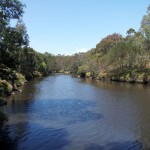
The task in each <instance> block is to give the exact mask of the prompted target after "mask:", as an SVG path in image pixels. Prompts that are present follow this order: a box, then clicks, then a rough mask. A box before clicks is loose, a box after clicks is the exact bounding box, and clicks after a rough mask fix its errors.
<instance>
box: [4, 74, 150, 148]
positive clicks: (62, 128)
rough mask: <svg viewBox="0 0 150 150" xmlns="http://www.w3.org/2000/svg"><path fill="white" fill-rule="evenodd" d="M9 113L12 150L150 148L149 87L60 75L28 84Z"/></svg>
mask: <svg viewBox="0 0 150 150" xmlns="http://www.w3.org/2000/svg"><path fill="white" fill-rule="evenodd" d="M4 111H5V112H6V113H7V114H8V117H9V122H8V123H7V125H6V127H5V128H6V130H7V132H6V133H5V134H6V135H7V136H8V137H6V139H7V140H8V141H5V142H4V144H3V145H4V146H5V147H7V149H11V150H12V149H14V150H142V149H144V150H145V149H150V87H149V86H144V85H138V84H127V83H114V82H102V81H92V80H90V79H78V78H74V77H72V76H70V75H62V74H57V75H54V76H49V77H45V78H42V79H36V80H34V81H31V82H29V83H27V84H25V85H24V86H23V87H22V92H21V93H17V94H15V95H13V96H11V97H9V98H8V105H7V106H5V107H4ZM5 134H4V135H5ZM6 145H7V146H6Z"/></svg>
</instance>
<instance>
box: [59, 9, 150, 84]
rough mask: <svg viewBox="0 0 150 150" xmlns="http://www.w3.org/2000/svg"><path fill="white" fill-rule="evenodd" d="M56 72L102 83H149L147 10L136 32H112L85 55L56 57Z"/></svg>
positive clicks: (148, 26)
mask: <svg viewBox="0 0 150 150" xmlns="http://www.w3.org/2000/svg"><path fill="white" fill-rule="evenodd" d="M59 61H60V62H62V63H60V65H59V67H60V69H61V70H64V71H70V72H72V73H75V74H78V75H79V76H80V77H91V78H96V79H103V80H114V81H127V82H139V83H150V7H148V10H147V14H146V15H145V16H144V17H143V18H142V21H141V27H140V29H139V31H135V30H134V29H133V28H130V29H129V30H128V31H127V35H126V37H123V36H122V35H121V34H118V33H113V34H111V35H108V36H107V37H105V38H103V39H102V40H101V41H100V42H99V43H98V44H97V45H96V47H95V48H93V49H91V50H89V51H88V52H86V53H79V54H75V55H73V56H66V57H64V56H61V57H60V60H59Z"/></svg>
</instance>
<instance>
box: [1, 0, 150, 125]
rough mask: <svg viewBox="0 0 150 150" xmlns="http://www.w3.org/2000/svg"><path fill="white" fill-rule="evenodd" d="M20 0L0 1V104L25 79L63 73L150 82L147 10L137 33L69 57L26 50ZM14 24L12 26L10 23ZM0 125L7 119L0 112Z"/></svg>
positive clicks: (149, 15)
mask: <svg viewBox="0 0 150 150" xmlns="http://www.w3.org/2000/svg"><path fill="white" fill-rule="evenodd" d="M24 7H25V6H24V5H23V4H22V3H21V2H20V1H19V0H9V1H8V0H1V1H0V105H3V104H6V102H5V101H4V99H3V97H5V96H7V95H9V94H10V93H11V92H13V91H15V90H18V89H17V86H20V85H22V84H23V83H24V82H26V80H30V79H32V78H34V77H40V76H43V75H44V76H45V75H48V74H49V73H51V72H66V73H73V74H77V75H78V76H80V77H90V78H96V79H100V80H101V79H103V80H108V79H109V80H115V81H128V82H140V83H150V7H148V9H147V14H146V15H145V16H144V17H143V18H142V21H141V27H140V29H139V31H135V30H134V29H133V28H130V29H129V30H128V31H127V35H126V37H124V36H122V35H121V34H118V33H113V34H111V35H108V36H107V37H105V38H103V39H102V40H101V41H100V42H99V43H98V44H97V45H96V47H95V48H93V49H91V50H89V51H88V52H86V53H78V54H74V55H72V56H64V55H57V56H54V55H52V54H50V53H47V52H46V53H44V54H41V53H38V52H37V51H35V50H34V49H33V48H31V47H29V37H28V34H27V30H26V27H25V24H24V22H23V21H22V16H23V13H24V12H23V9H24ZM12 20H13V21H14V22H16V25H15V26H11V23H10V22H11V21H12ZM0 114H1V115H0V125H1V122H2V120H7V117H6V116H5V115H4V114H2V113H1V112H0Z"/></svg>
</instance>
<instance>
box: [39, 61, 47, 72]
mask: <svg viewBox="0 0 150 150" xmlns="http://www.w3.org/2000/svg"><path fill="white" fill-rule="evenodd" d="M39 71H40V72H41V73H43V75H47V74H48V67H47V64H46V63H45V62H41V63H40V66H39Z"/></svg>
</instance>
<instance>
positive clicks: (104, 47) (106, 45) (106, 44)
mask: <svg viewBox="0 0 150 150" xmlns="http://www.w3.org/2000/svg"><path fill="white" fill-rule="evenodd" d="M121 40H122V36H121V35H120V34H117V33H114V34H112V35H108V36H107V37H105V38H103V39H102V40H101V41H100V43H98V44H97V45H96V52H98V53H100V52H102V53H103V54H106V53H107V52H108V51H109V50H110V49H111V48H112V47H113V46H115V45H116V44H117V43H118V42H120V41H121Z"/></svg>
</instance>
